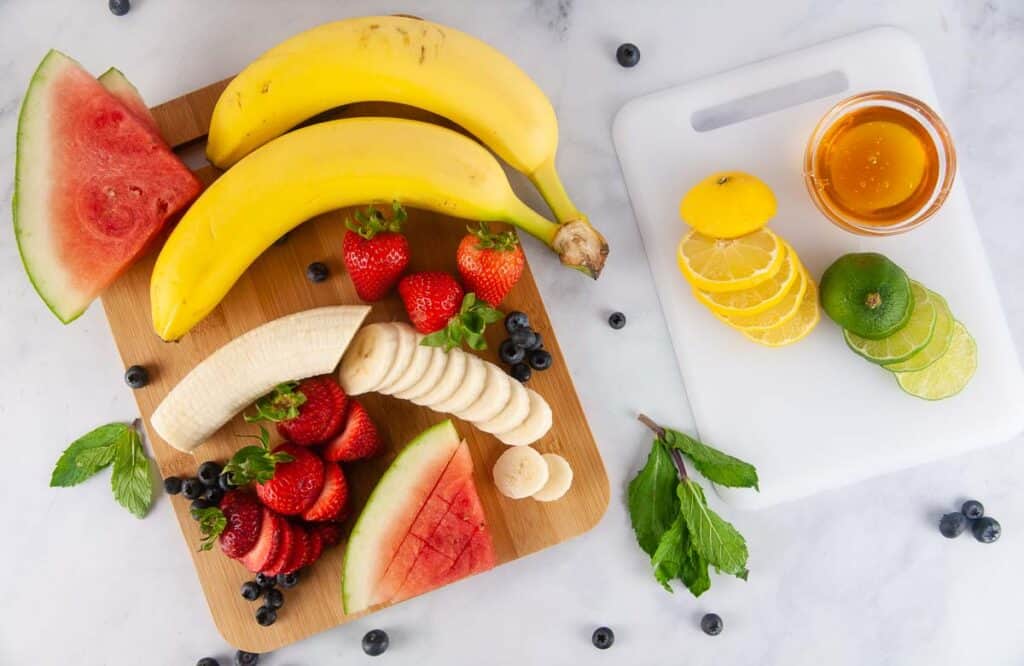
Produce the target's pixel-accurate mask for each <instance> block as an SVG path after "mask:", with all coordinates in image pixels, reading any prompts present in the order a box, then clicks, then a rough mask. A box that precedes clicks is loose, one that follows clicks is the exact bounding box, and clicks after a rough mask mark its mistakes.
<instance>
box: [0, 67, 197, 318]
mask: <svg viewBox="0 0 1024 666" xmlns="http://www.w3.org/2000/svg"><path fill="white" fill-rule="evenodd" d="M201 189H202V185H201V184H200V182H199V181H198V180H197V179H196V177H195V176H194V175H193V174H192V172H190V171H189V170H188V168H187V167H186V166H185V165H184V164H182V163H181V161H180V160H179V159H178V158H177V157H176V156H175V155H174V153H172V152H171V150H170V149H169V148H168V147H167V145H166V144H164V143H163V141H162V140H160V139H159V137H158V136H157V135H156V134H154V132H153V130H152V129H151V126H149V125H147V124H146V123H144V122H143V121H141V120H139V118H138V117H137V116H136V115H135V114H133V113H132V112H131V111H130V110H129V109H128V107H126V106H125V105H124V104H123V103H122V102H120V101H119V100H118V99H117V98H116V97H115V96H114V95H112V94H111V93H110V92H108V91H107V90H106V89H105V88H104V87H103V85H101V84H100V83H99V82H97V80H96V79H94V78H93V77H92V76H90V75H89V73H88V72H86V71H85V70H84V69H82V67H81V66H80V65H79V64H78V63H76V62H75V61H74V60H72V59H71V58H68V57H67V56H65V55H63V54H62V53H59V52H57V51H51V52H50V53H49V54H47V56H46V57H45V58H44V59H43V62H42V63H41V64H40V65H39V68H38V69H37V70H36V74H35V76H34V77H33V79H32V83H31V84H30V85H29V89H28V92H27V94H26V96H25V101H24V102H23V104H22V109H21V115H20V116H19V120H18V152H17V165H16V175H15V193H14V205H13V208H14V230H15V235H16V236H17V239H18V247H19V250H20V251H21V256H22V261H23V262H24V264H25V268H26V270H27V271H28V274H29V277H30V279H31V280H32V284H33V285H34V286H35V288H36V291H38V292H39V295H40V296H41V297H42V299H43V300H44V301H45V302H46V304H47V305H48V306H49V307H50V309H51V310H52V311H53V312H54V314H56V315H57V317H58V318H59V319H60V320H61V321H63V322H65V323H67V322H69V321H72V320H73V319H75V318H76V317H78V316H79V315H80V314H81V313H82V312H84V311H85V309H86V308H87V307H88V305H89V303H91V302H92V301H93V300H94V299H95V298H96V297H97V296H98V295H99V294H100V293H101V292H102V291H103V290H104V289H105V288H106V287H107V286H109V285H110V284H111V283H112V282H113V281H114V280H115V279H116V278H117V277H118V276H119V275H120V274H121V273H123V272H124V271H125V270H126V269H127V268H128V267H129V266H130V265H131V264H132V263H133V262H134V261H135V260H136V259H137V258H138V257H139V256H140V255H141V254H142V253H143V252H144V251H145V250H146V249H147V247H148V246H149V244H150V243H151V242H152V241H153V240H154V239H155V238H156V237H157V236H158V235H159V232H160V231H161V230H162V229H163V227H164V225H165V224H166V223H167V221H168V220H169V219H170V218H171V217H172V216H173V215H174V214H175V213H177V212H178V211H180V210H181V209H183V208H184V207H185V206H186V205H187V204H188V203H189V202H190V201H192V199H194V198H195V197H196V196H197V195H198V194H199V192H200V190H201Z"/></svg>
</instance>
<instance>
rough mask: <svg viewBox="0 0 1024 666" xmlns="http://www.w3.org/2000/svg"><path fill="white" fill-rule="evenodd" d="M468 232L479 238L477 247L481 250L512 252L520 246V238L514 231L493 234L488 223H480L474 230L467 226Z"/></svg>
mask: <svg viewBox="0 0 1024 666" xmlns="http://www.w3.org/2000/svg"><path fill="white" fill-rule="evenodd" d="M466 231H468V232H469V233H471V234H473V235H474V236H476V237H477V243H476V247H477V249H479V250H497V251H499V252H511V251H512V250H514V249H516V245H519V237H518V236H516V232H514V231H495V232H492V231H491V230H490V228H489V227H488V226H487V223H486V222H480V224H479V226H478V227H476V228H473V227H472V226H467V227H466Z"/></svg>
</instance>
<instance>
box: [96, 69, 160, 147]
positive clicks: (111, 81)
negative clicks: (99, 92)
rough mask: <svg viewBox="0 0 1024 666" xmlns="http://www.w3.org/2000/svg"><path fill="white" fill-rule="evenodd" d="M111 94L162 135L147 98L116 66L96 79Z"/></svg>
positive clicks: (154, 131) (136, 116) (138, 118)
mask: <svg viewBox="0 0 1024 666" xmlns="http://www.w3.org/2000/svg"><path fill="white" fill-rule="evenodd" d="M96 80H97V81H99V82H100V85H102V86H103V87H104V88H106V89H107V91H109V92H110V94H111V95H113V96H114V97H116V98H117V99H118V100H119V101H120V102H121V103H122V104H124V105H125V107H126V108H127V109H128V111H129V112H130V113H131V114H132V115H133V116H135V118H136V119H137V120H138V121H139V122H141V123H142V124H143V125H145V126H146V127H148V128H149V130H150V131H151V132H152V133H153V134H155V135H156V136H157V137H159V136H160V127H158V126H157V124H156V118H154V117H153V114H152V113H150V111H149V107H148V106H146V102H145V100H143V99H142V95H140V94H139V89H138V88H136V87H135V86H134V85H132V82H131V81H129V80H128V78H127V77H126V76H125V75H124V74H123V73H122V72H121V70H119V69H118V68H116V67H111V68H110V69H108V70H107V71H105V72H103V73H102V74H100V75H99V77H98V78H97V79H96Z"/></svg>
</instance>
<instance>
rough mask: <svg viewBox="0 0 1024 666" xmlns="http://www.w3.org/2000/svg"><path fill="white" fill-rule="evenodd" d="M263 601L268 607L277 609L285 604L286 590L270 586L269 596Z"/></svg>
mask: <svg viewBox="0 0 1024 666" xmlns="http://www.w3.org/2000/svg"><path fill="white" fill-rule="evenodd" d="M263 603H264V605H266V606H267V608H273V609H274V610H277V609H278V608H280V607H281V606H284V592H282V591H281V590H279V589H277V588H276V587H272V588H270V589H269V590H267V598H266V600H265V601H264V602H263Z"/></svg>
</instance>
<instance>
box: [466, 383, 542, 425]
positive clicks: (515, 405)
mask: <svg viewBox="0 0 1024 666" xmlns="http://www.w3.org/2000/svg"><path fill="white" fill-rule="evenodd" d="M502 374H503V375H505V381H506V383H507V384H508V385H509V388H510V389H511V391H512V393H511V395H510V396H509V399H508V404H506V405H505V408H504V409H502V410H501V411H500V412H498V414H497V416H495V417H494V418H492V419H490V420H489V421H481V422H479V423H476V424H474V425H476V427H477V429H479V430H482V431H484V432H489V433H491V434H497V433H503V432H508V431H509V430H512V429H513V428H516V427H518V426H519V425H521V424H522V422H523V421H525V420H526V417H527V416H529V415H530V394H529V393H527V392H526V387H525V386H523V385H522V383H520V382H519V381H518V380H515V379H513V378H512V377H509V376H508V375H506V374H505V373H502Z"/></svg>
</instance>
